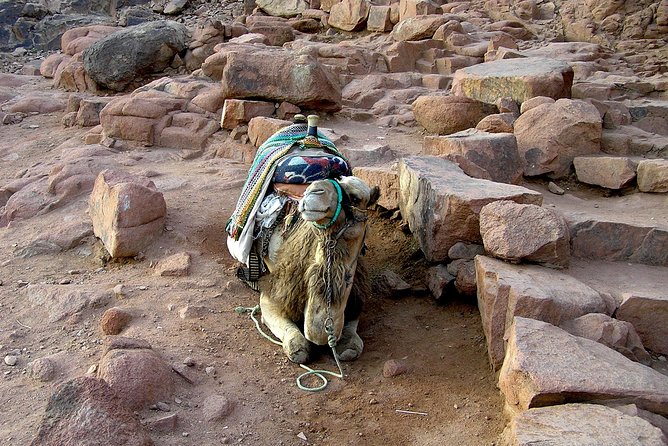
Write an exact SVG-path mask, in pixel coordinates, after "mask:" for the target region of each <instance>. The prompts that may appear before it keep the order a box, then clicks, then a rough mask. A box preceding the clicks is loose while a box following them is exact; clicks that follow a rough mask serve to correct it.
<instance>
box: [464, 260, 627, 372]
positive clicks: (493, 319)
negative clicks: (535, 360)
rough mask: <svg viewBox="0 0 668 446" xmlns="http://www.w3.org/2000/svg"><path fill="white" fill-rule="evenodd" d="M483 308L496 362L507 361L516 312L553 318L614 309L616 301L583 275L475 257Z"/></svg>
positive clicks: (555, 321) (495, 364)
mask: <svg viewBox="0 0 668 446" xmlns="http://www.w3.org/2000/svg"><path fill="white" fill-rule="evenodd" d="M475 268H476V277H477V279H476V281H477V287H478V308H479V309H480V316H481V319H482V328H483V332H484V333H485V338H486V339H487V354H488V356H489V361H490V364H491V365H492V367H493V368H495V369H497V368H498V367H499V366H500V365H501V363H502V362H503V358H504V355H505V352H506V351H507V350H506V348H505V340H504V339H505V338H504V336H505V334H506V331H507V330H508V328H509V326H510V324H511V323H512V320H513V317H514V316H522V317H529V318H534V319H540V320H543V321H546V322H550V323H553V324H557V325H558V324H560V323H562V322H565V321H568V320H571V319H574V318H576V317H579V316H582V315H585V314H587V313H604V314H612V312H613V311H614V309H615V303H614V301H613V300H612V298H609V297H607V296H606V297H604V296H602V295H601V294H599V293H598V292H597V291H596V290H594V289H592V288H590V287H589V286H587V285H585V284H584V283H582V282H580V281H579V280H577V279H574V278H572V277H571V276H568V275H566V274H564V273H559V272H557V271H554V270H551V269H548V268H543V267H540V266H535V265H511V264H508V263H506V262H503V261H501V260H496V259H492V258H491V257H485V256H477V257H476V259H475Z"/></svg>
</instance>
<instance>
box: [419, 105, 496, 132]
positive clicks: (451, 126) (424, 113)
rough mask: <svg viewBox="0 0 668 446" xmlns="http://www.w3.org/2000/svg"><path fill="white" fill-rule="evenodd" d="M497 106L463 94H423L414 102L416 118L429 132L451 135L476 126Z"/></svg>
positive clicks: (494, 110)
mask: <svg viewBox="0 0 668 446" xmlns="http://www.w3.org/2000/svg"><path fill="white" fill-rule="evenodd" d="M496 112H497V110H496V107H495V106H493V105H489V104H485V103H484V102H480V101H477V100H475V99H469V98H465V97H461V96H444V95H423V96H420V97H419V98H417V99H416V100H415V102H413V115H415V120H416V121H417V122H418V123H419V124H420V125H421V126H422V127H424V128H425V130H427V131H428V132H429V133H436V134H437V135H449V134H451V133H456V132H459V131H461V130H467V129H470V128H473V127H475V126H476V125H477V124H478V123H479V122H480V120H482V119H483V118H484V117H485V116H487V115H491V114H493V113H496Z"/></svg>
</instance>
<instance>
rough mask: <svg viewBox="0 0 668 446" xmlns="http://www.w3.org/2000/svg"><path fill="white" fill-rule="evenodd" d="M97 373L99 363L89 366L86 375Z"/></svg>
mask: <svg viewBox="0 0 668 446" xmlns="http://www.w3.org/2000/svg"><path fill="white" fill-rule="evenodd" d="M96 373H97V364H93V365H92V366H90V367H88V371H87V372H86V375H95V374H96Z"/></svg>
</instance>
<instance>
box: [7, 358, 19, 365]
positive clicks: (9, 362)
mask: <svg viewBox="0 0 668 446" xmlns="http://www.w3.org/2000/svg"><path fill="white" fill-rule="evenodd" d="M18 361H19V358H17V357H16V356H14V355H7V356H5V364H7V365H8V366H10V367H13V366H15V365H16V363H17V362H18Z"/></svg>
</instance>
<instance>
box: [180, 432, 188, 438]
mask: <svg viewBox="0 0 668 446" xmlns="http://www.w3.org/2000/svg"><path fill="white" fill-rule="evenodd" d="M188 435H190V434H189V433H188V432H184V433H182V434H181V436H182V437H187V436H188Z"/></svg>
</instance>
